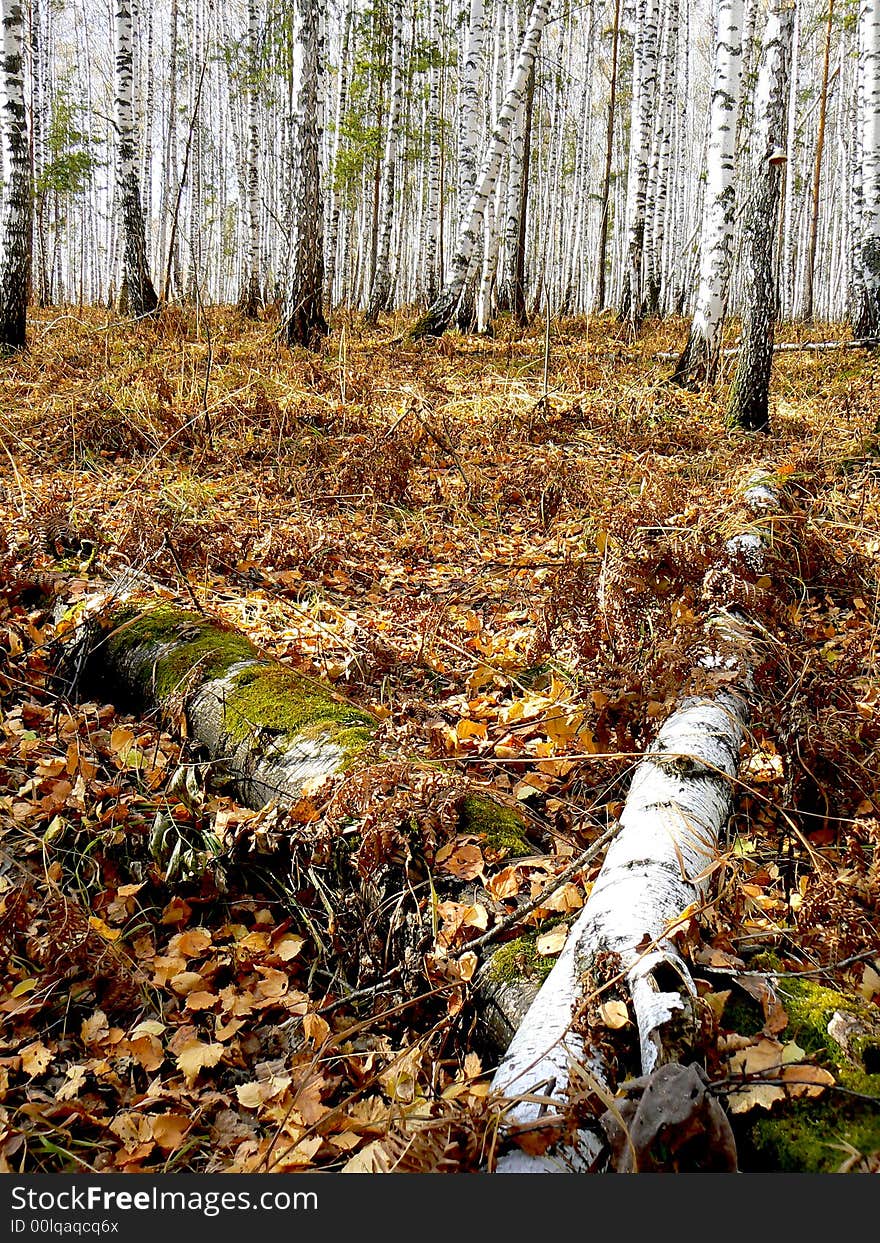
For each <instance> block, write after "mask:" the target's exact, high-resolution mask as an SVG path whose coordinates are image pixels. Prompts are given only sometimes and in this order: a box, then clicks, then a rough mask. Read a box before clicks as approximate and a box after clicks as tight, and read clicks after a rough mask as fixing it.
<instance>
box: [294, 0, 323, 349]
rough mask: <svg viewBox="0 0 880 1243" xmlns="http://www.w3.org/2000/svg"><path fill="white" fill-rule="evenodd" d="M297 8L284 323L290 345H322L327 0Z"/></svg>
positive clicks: (300, 2)
mask: <svg viewBox="0 0 880 1243" xmlns="http://www.w3.org/2000/svg"><path fill="white" fill-rule="evenodd" d="M291 9H292V32H291V38H292V42H293V48H292V58H293V75H292V82H291V91H292V99H291V114H292V116H293V120H294V132H293V151H292V169H291V173H292V202H293V213H292V220H291V237H290V276H289V281H288V286H287V291H286V296H285V301H284V311H283V323H284V336H285V338H286V340H287V343H288V344H289V345H302V346H305V347H306V348H307V349H316V348H317V346H318V343H319V341H320V339H321V337H323V336H326V334H327V321H326V320H325V319H324V312H323V308H322V301H323V289H324V238H323V231H324V230H323V223H324V211H323V207H322V200H321V164H320V149H321V148H320V143H321V102H322V96H321V75H322V70H323V65H322V58H323V46H322V37H323V25H324V0H293V3H292V5H291Z"/></svg>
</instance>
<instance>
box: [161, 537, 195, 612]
mask: <svg viewBox="0 0 880 1243" xmlns="http://www.w3.org/2000/svg"><path fill="white" fill-rule="evenodd" d="M162 547H163V548H165V549H167V551H168V553H169V554H170V556H171V560H172V561H173V562H174V568H175V570H177V573H178V574H179V575H180V577H181V578H182V579H183V585H184V587H185V588H186V594H187V595H188V596H189V598H190V600H192V602H193V605H194V607H195V608H196V610H197V612H199V613H201V615H202V616H203V617H204V616H205V610H204V609H203V608H202V606H201V604H199V601H198V599H197V598H196V593H195V592H194V591H193V589H192V587H191V586H190V581H189V579H188V578H187V576H186V570H184V568H183V566H182V565H181V564H180V558H179V557H178V555H177V552H176V550H175V547H174V545H173V544H172V543H171V538H170V536H169V534H168V532H167V531H165V532H163V534H162Z"/></svg>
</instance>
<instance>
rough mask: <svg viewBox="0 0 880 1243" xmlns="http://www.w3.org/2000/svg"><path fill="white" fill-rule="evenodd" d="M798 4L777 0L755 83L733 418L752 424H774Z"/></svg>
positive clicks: (763, 428)
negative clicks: (777, 255)
mask: <svg viewBox="0 0 880 1243" xmlns="http://www.w3.org/2000/svg"><path fill="white" fill-rule="evenodd" d="M793 29H794V7H793V6H792V5H791V4H790V3H788V0H772V4H771V8H770V13H769V16H768V18H767V26H766V29H765V32H764V42H763V47H762V50H761V63H760V67H759V69H758V81H757V85H756V87H755V108H754V116H755V127H754V134H753V139H752V168H751V190H750V195H749V201H748V203H747V209H746V224H745V231H744V237H743V249H744V266H745V307H744V310H743V323H742V340H741V343H740V351H739V360H738V362H737V368H736V375H735V376H734V380H733V385H732V388H731V392H730V401H729V404H728V417H729V419H730V421H731V422H732V423H735V424H738V425H739V426H740V427H743V428H745V429H746V430H748V431H769V429H770V415H769V391H770V370H771V367H772V364H773V334H774V328H775V325H776V282H775V279H774V273H773V256H774V242H775V238H776V223H777V214H778V210H779V194H780V188H781V182H782V167H783V165H784V163H785V160H786V155H785V151H784V150H783V145H782V144H783V142H784V140H785V135H786V119H787V118H786V115H785V114H786V104H787V102H788V98H789V72H790V67H791V62H790V56H791V39H792V31H793Z"/></svg>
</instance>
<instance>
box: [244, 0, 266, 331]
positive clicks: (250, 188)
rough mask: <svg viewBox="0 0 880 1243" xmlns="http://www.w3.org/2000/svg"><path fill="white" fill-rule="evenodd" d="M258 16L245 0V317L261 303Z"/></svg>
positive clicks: (253, 314) (254, 5) (252, 315)
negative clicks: (246, 37) (246, 44)
mask: <svg viewBox="0 0 880 1243" xmlns="http://www.w3.org/2000/svg"><path fill="white" fill-rule="evenodd" d="M259 40H260V19H259V13H258V11H257V0H248V49H247V55H248V86H247V107H248V117H247V120H248V124H247V161H246V164H247V174H246V192H247V222H248V234H247V239H248V245H247V266H246V267H245V273H244V280H243V282H242V289H241V296H240V298H239V306H240V307H241V309H242V311H243V312H244V314H245V315H247V316H248V318H249V319H256V317H257V312H258V311H259V309H260V306H261V305H262V302H263V290H262V283H261V281H260V167H259V158H260V130H259V126H258V124H257V115H258V113H257V109H258V99H259V89H260V86H259Z"/></svg>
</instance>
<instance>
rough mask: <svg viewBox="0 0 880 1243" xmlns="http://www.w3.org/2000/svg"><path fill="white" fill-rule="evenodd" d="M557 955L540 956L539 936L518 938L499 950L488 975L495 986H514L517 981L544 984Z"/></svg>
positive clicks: (490, 960)
mask: <svg viewBox="0 0 880 1243" xmlns="http://www.w3.org/2000/svg"><path fill="white" fill-rule="evenodd" d="M556 958H557V955H555V954H552V955H551V954H539V953H538V949H537V936H524V937H518V938H517V939H516V940H515V941H508V942H507V944H506V945H502V946H501V948H500V949H497V950H496V951H495V953H494V954H493V955H492V957H491V958H490V959H489V964H488V967H487V973H488V975H489V977H490V979H491V981H492V983H493V984H512V983H513V982H514V981H515V980H537V981H538V982H539V983H543V982H544V980H546V978H547V976H548V975H549V974H550V972H551V970H552V968H553V965H554V963H555V962H556Z"/></svg>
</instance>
